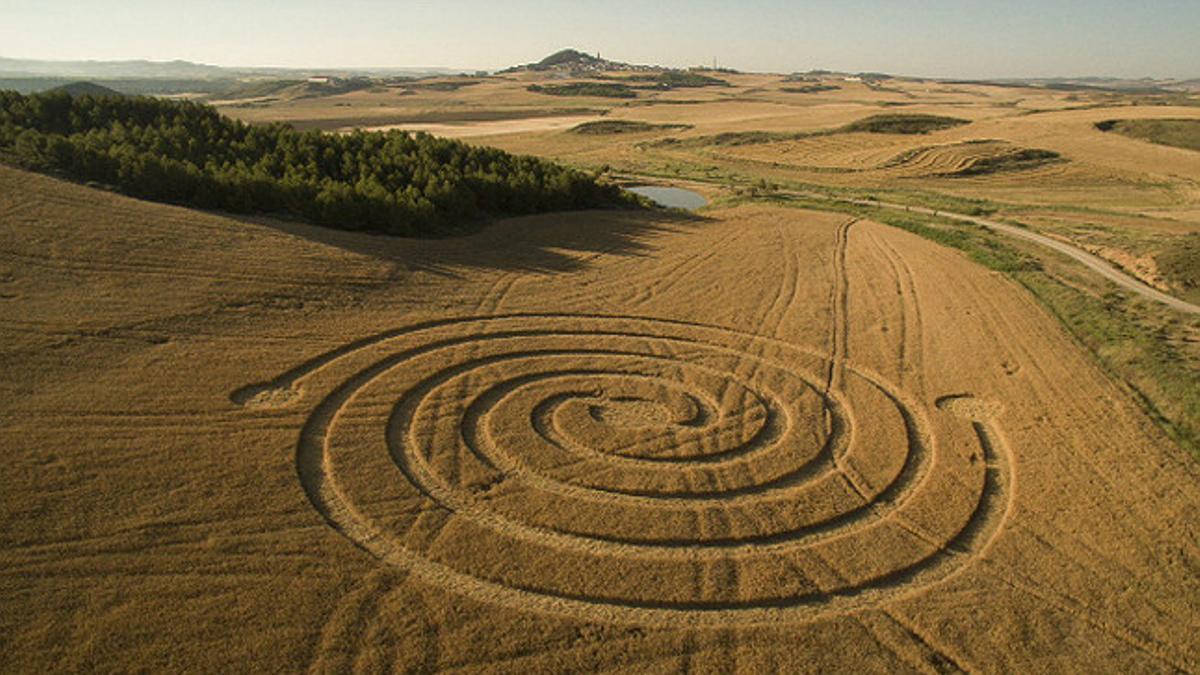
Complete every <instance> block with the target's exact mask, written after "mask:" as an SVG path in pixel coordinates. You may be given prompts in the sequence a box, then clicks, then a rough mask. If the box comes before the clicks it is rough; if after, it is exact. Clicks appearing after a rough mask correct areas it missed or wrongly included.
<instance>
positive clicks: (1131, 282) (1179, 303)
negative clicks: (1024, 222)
mask: <svg viewBox="0 0 1200 675" xmlns="http://www.w3.org/2000/svg"><path fill="white" fill-rule="evenodd" d="M843 201H848V202H852V203H854V204H859V205H862V206H879V207H883V208H886V209H899V210H901V211H910V212H912V213H924V214H928V215H931V216H940V217H942V218H950V219H953V220H961V221H963V222H967V223H974V224H976V225H982V226H984V227H988V228H991V229H993V230H996V231H997V232H1003V233H1004V234H1007V235H1011V236H1013V237H1020V238H1021V239H1026V240H1028V241H1032V242H1034V243H1036V244H1041V245H1042V246H1045V247H1047V248H1052V249H1054V250H1055V251H1058V252H1060V253H1063V254H1065V255H1069V256H1071V257H1072V258H1074V259H1076V260H1078V261H1079V262H1081V263H1083V264H1084V265H1087V266H1088V267H1089V268H1091V269H1093V270H1095V271H1096V272H1098V273H1099V274H1100V275H1102V276H1103V277H1104V278H1106V279H1108V280H1109V281H1112V282H1113V283H1115V284H1118V285H1120V286H1122V287H1124V288H1127V289H1129V290H1131V291H1133V292H1134V293H1137V294H1138V295H1140V296H1142V297H1144V298H1146V299H1148V300H1155V301H1157V302H1161V303H1163V304H1164V305H1167V306H1168V307H1171V308H1173V309H1177V310H1179V311H1181V312H1188V313H1190V314H1200V305H1193V304H1192V303H1190V302H1188V301H1186V300H1181V299H1179V298H1177V297H1175V296H1173V295H1168V294H1166V293H1163V292H1162V291H1160V290H1158V289H1157V288H1154V287H1153V286H1149V285H1147V284H1145V283H1142V282H1141V281H1139V280H1137V279H1135V278H1134V277H1131V276H1129V275H1128V274H1126V273H1124V272H1122V271H1121V270H1119V269H1117V268H1116V267H1114V266H1113V265H1111V264H1110V263H1109V262H1108V261H1106V260H1104V259H1103V258H1100V257H1098V256H1094V255H1092V254H1091V253H1088V252H1087V251H1084V250H1083V249H1081V248H1078V247H1075V246H1072V245H1070V244H1067V243H1064V242H1061V241H1059V240H1057V239H1051V238H1050V237H1047V236H1045V235H1041V234H1038V233H1036V232H1031V231H1029V230H1026V229H1022V228H1020V227H1014V226H1012V225H1006V224H1004V223H998V222H996V221H994V220H987V219H985V218H977V217H975V216H967V215H963V214H961V213H949V212H946V211H935V210H934V209H929V208H925V207H923V206H905V205H904V204H894V203H891V202H878V201H874V200H868V199H847V200H843Z"/></svg>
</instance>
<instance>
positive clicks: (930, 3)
mask: <svg viewBox="0 0 1200 675" xmlns="http://www.w3.org/2000/svg"><path fill="white" fill-rule="evenodd" d="M566 47H573V48H578V49H581V50H584V51H587V52H590V53H596V52H599V53H600V54H601V55H602V56H604V57H606V58H611V59H613V60H618V61H627V62H631V63H649V64H656V65H664V66H689V65H700V64H705V65H711V64H712V63H713V61H714V59H715V60H716V61H717V63H718V64H719V65H721V66H725V67H731V68H737V69H740V70H748V71H770V72H784V73H787V72H794V71H804V70H811V69H828V70H842V71H853V72H859V71H872V72H887V73H893V74H899V75H914V76H926V77H963V78H998V77H1054V76H1069V77H1076V76H1085V75H1096V76H1115V77H1174V78H1196V77H1200V0H1141V1H1138V0H812V1H805V0H792V1H788V0H741V1H737V0H724V1H721V2H718V1H715V0H693V1H691V2H683V1H681V0H656V1H650V2H647V1H646V0H640V1H632V0H606V1H604V2H583V1H579V0H574V1H573V0H443V1H441V2H423V1H422V2H406V1H391V2H386V1H384V0H339V1H338V2H331V1H326V0H208V1H204V2H201V1H194V0H174V1H171V0H166V1H164V0H0V56H6V57H10V58H31V59H54V60H74V59H97V60H109V59H149V60H172V59H183V60H187V61H195V62H199V63H209V64H214V65H221V66H294V67H305V68H317V67H327V68H333V67H368V66H375V67H383V66H388V67H410V66H411V67H416V66H444V67H451V68H463V69H472V70H474V69H481V70H494V69H499V68H504V67H507V66H510V65H514V64H520V63H528V62H531V61H537V60H539V59H541V58H542V57H543V56H545V55H547V54H549V53H551V52H554V51H557V50H559V49H562V48H566Z"/></svg>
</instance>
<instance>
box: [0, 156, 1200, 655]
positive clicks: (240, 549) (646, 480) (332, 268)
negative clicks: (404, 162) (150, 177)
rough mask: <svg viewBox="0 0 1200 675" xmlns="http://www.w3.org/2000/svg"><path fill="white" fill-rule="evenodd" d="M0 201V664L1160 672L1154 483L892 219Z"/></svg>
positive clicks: (1067, 367) (944, 255)
mask: <svg viewBox="0 0 1200 675" xmlns="http://www.w3.org/2000/svg"><path fill="white" fill-rule="evenodd" d="M0 214H3V215H0V232H2V233H3V237H2V238H0V254H3V257H0V264H3V265H4V268H3V270H0V271H2V272H3V274H4V278H5V279H7V280H8V281H6V289H5V290H6V293H7V295H8V296H11V297H8V298H6V299H4V300H2V301H0V302H4V303H6V307H7V308H8V309H10V310H11V311H8V312H6V313H4V314H3V315H0V345H3V349H2V350H0V361H2V362H3V364H4V368H5V371H6V373H9V374H10V377H8V378H5V379H4V380H3V382H0V419H3V420H4V422H3V425H0V442H3V444H4V447H5V448H7V449H8V454H7V455H6V463H5V472H4V478H3V484H2V487H3V490H0V508H3V512H4V513H5V514H6V518H5V519H4V521H3V522H4V524H3V529H0V631H3V634H4V635H5V636H6V638H7V639H6V643H5V644H6V649H4V650H3V651H2V653H0V669H3V670H12V671H29V670H45V669H54V670H80V669H86V668H87V667H89V666H94V665H96V664H103V665H104V666H106V667H109V668H110V669H114V670H119V669H125V670H128V669H136V668H135V666H136V667H140V668H142V669H153V668H155V666H161V667H163V668H169V669H174V670H179V669H184V670H200V671H210V670H231V669H237V670H267V669H273V670H298V669H303V668H306V667H309V668H311V669H312V670H314V671H318V672H322V671H329V670H343V669H359V670H364V671H385V670H399V671H406V670H407V671H428V670H460V671H470V672H484V671H494V670H502V671H584V672H594V671H598V670H613V671H618V670H621V671H630V670H635V671H662V672H677V671H689V670H691V671H695V670H702V671H705V670H711V671H720V672H763V671H784V672H796V671H825V672H827V671H856V672H857V671H862V670H868V669H872V668H874V669H878V670H883V671H913V670H915V671H924V672H929V671H935V672H942V671H950V672H953V671H966V672H1012V671H1016V672H1039V671H1079V670H1083V671H1088V670H1120V671H1131V672H1144V671H1174V670H1178V671H1194V670H1197V669H1198V668H1200V647H1198V645H1197V644H1196V643H1195V640H1193V639H1192V636H1193V635H1195V634H1197V633H1198V632H1200V605H1198V604H1197V598H1200V576H1198V575H1197V574H1196V571H1197V570H1200V547H1198V546H1197V544H1196V542H1197V541H1198V540H1200V536H1198V531H1197V523H1200V471H1197V469H1196V466H1195V463H1194V462H1193V461H1192V460H1191V459H1190V458H1188V457H1186V456H1184V455H1183V454H1182V453H1181V452H1179V451H1178V450H1177V449H1175V448H1174V447H1173V446H1172V445H1171V444H1170V442H1169V441H1168V440H1167V439H1166V438H1165V437H1164V436H1163V435H1162V433H1161V432H1160V431H1159V430H1158V429H1157V427H1155V426H1154V425H1153V423H1151V422H1150V421H1149V420H1148V419H1146V417H1145V415H1144V414H1143V413H1142V412H1141V411H1140V409H1139V408H1138V406H1137V404H1136V402H1134V401H1131V400H1130V399H1129V398H1128V396H1127V394H1125V393H1124V392H1123V391H1122V390H1121V389H1119V388H1117V387H1116V386H1115V385H1113V384H1112V383H1111V382H1110V381H1109V380H1108V379H1107V377H1106V376H1105V374H1104V373H1103V372H1101V371H1100V370H1099V369H1098V368H1096V367H1095V366H1094V365H1093V363H1092V361H1091V358H1090V356H1089V355H1087V354H1085V353H1083V352H1082V351H1081V350H1080V349H1079V348H1078V347H1077V346H1076V345H1075V344H1074V342H1073V341H1072V340H1071V339H1070V338H1069V337H1068V336H1067V335H1066V334H1065V333H1064V332H1063V330H1062V329H1061V328H1060V326H1059V324H1058V323H1057V322H1056V321H1055V320H1054V319H1053V318H1052V317H1049V316H1047V315H1046V314H1045V312H1043V311H1042V310H1041V309H1039V307H1038V305H1037V304H1036V302H1035V301H1034V300H1032V299H1031V298H1030V297H1029V296H1028V294H1027V293H1026V292H1025V291H1023V290H1022V289H1021V288H1019V287H1018V286H1016V285H1015V284H1013V283H1011V282H1010V281H1008V280H1006V279H1005V278H1003V277H1002V276H1000V275H996V274H993V273H990V272H988V271H987V270H985V269H982V268H980V267H979V266H977V265H975V264H973V263H971V262H970V261H969V260H968V259H966V258H965V257H964V256H962V255H959V254H958V253H957V252H955V251H950V250H947V249H944V248H942V247H940V246H938V245H936V244H934V243H932V242H929V241H926V240H924V239H921V238H919V237H917V236H915V235H912V234H909V233H907V232H904V231H901V230H897V229H895V228H891V227H887V226H884V225H880V224H878V223H875V222H872V221H869V220H854V219H850V218H848V217H847V216H845V215H844V214H835V213H817V212H807V211H801V210H796V209H790V208H789V209H780V208H770V207H743V208H737V209H728V210H711V211H709V212H707V213H706V216H705V217H704V218H685V217H680V216H669V215H664V214H660V213H620V212H618V213H613V212H605V213H585V214H571V215H561V214H557V215H547V216H541V217H536V218H524V219H516V220H511V221H505V222H501V223H497V224H495V225H493V226H491V227H489V228H488V229H487V230H485V231H484V232H481V233H479V234H476V235H473V236H470V237H464V238H459V239H445V240H436V241H406V240H399V239H389V238H380V237H370V236H364V235H357V234H351V233H340V232H330V231H328V230H322V229H320V228H315V227H307V226H303V225H296V224H282V223H275V224H255V223H247V222H241V221H232V220H228V219H224V218H219V217H216V216H208V215H202V214H195V213H192V212H189V211H186V210H183V209H177V208H173V207H166V206H157V205H149V204H144V203H140V202H136V201H134V200H128V199H124V198H120V197H117V196H114V195H111V194H106V193H101V192H95V191H91V190H88V189H86V188H82V187H79V186H73V185H66V184H63V183H59V182H57V181H53V180H51V179H47V178H42V177H36V176H30V175H29V174H23V173H20V172H14V171H11V170H5V169H0ZM165 270H176V271H177V272H178V274H175V275H169V274H165V273H164V272H165Z"/></svg>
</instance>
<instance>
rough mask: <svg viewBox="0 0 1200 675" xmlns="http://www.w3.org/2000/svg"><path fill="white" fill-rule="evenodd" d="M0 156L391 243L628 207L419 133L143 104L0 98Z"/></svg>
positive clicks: (530, 160)
mask: <svg viewBox="0 0 1200 675" xmlns="http://www.w3.org/2000/svg"><path fill="white" fill-rule="evenodd" d="M0 154H2V155H6V156H8V157H9V158H11V159H13V160H15V161H16V162H17V163H19V164H21V165H22V166H25V167H27V168H30V169H34V170H40V171H49V172H53V173H57V174H60V175H65V176H66V177H69V178H72V179H76V180H82V181H95V182H99V183H102V184H105V185H109V186H112V187H114V188H116V189H118V190H120V191H121V192H124V193H126V194H129V195H132V196H135V197H140V198H144V199H150V200H155V201H164V202H169V203H174V204H181V205H185V206H192V207H198V208H208V209H221V210H226V211H231V212H235V213H281V214H292V215H295V216H299V217H302V218H305V219H308V220H311V221H314V222H317V223H320V224H324V225H328V226H332V227H337V228H342V229H349V230H374V231H383V232H388V233H392V234H399V235H420V234H432V233H436V232H438V231H442V230H445V229H446V228H448V227H451V226H454V225H459V224H463V223H467V222H472V221H476V220H479V219H482V218H487V217H499V216H506V215H520V214H529V213H539V212H545V211H559V210H571V209H588V208H611V207H621V206H632V205H635V204H637V203H638V202H637V200H636V198H635V197H633V196H631V195H628V194H627V193H625V192H623V191H622V190H621V189H620V188H618V187H616V186H614V185H609V184H605V183H602V182H600V181H598V180H597V177H596V176H594V175H589V174H585V173H583V172H580V171H577V170H574V169H569V168H566V167H562V166H558V165H556V164H553V163H550V162H547V161H544V160H540V159H537V158H534V157H525V156H517V155H512V154H509V153H506V152H503V151H500V150H496V149H491V148H481V147H474V146H469V145H467V144H465V143H462V142H459V141H452V140H447V139H441V138H436V137H433V136H430V135H428V134H422V133H417V134H409V133H407V132H403V131H389V132H362V131H355V132H352V133H348V134H323V133H321V132H318V131H308V132H299V131H296V130H295V129H293V128H292V127H290V126H287V125H284V124H272V125H266V126H251V125H248V124H245V123H242V122H239V121H236V120H233V119H230V118H227V117H224V116H222V115H221V114H219V113H218V112H217V111H216V110H215V109H214V108H212V107H210V106H206V105H203V104H199V103H194V102H188V101H169V100H163V99H154V98H146V97H118V96H74V97H73V96H71V95H69V94H66V93H47V94H36V95H31V96H23V95H21V94H17V93H15V92H0Z"/></svg>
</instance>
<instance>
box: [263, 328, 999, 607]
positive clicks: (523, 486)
mask: <svg viewBox="0 0 1200 675" xmlns="http://www.w3.org/2000/svg"><path fill="white" fill-rule="evenodd" d="M335 363H337V364H338V367H336V368H335V367H333V364H335ZM348 365H352V366H353V368H354V369H356V370H354V371H349V370H347V366H348ZM347 372H352V373H353V374H351V375H349V376H347V374H346V373H347ZM281 390H289V391H295V392H299V391H301V390H303V391H304V392H308V391H316V392H329V393H328V394H327V396H325V398H324V399H323V400H321V401H320V403H318V404H317V405H316V408H315V410H314V411H313V413H312V415H311V416H310V417H309V419H308V423H307V424H306V426H305V428H304V431H303V432H302V434H301V439H300V445H299V451H298V466H299V471H300V476H301V480H302V483H303V484H304V486H305V489H306V490H307V492H308V494H309V497H310V499H311V500H312V501H313V503H314V505H315V506H316V507H317V508H318V510H320V511H321V512H322V513H323V514H324V515H325V517H326V518H327V519H328V520H329V522H330V523H331V524H332V525H333V526H334V527H336V528H337V529H338V530H339V531H341V532H342V533H343V534H345V535H346V536H347V537H349V538H350V539H352V540H354V541H355V542H356V543H358V544H359V545H360V546H362V547H363V548H365V549H367V550H368V551H370V552H372V553H373V554H375V555H376V556H378V557H380V558H381V559H384V560H386V561H388V562H392V563H395V564H398V565H403V566H405V567H407V568H409V569H412V570H413V571H414V572H416V573H418V574H419V575H421V576H423V577H425V578H427V579H429V580H431V581H435V582H438V583H443V584H446V585H448V586H450V587H452V588H453V589H454V590H457V591H460V592H465V593H468V594H472V595H475V596H477V597H479V598H481V599H483V600H486V601H494V602H505V603H511V604H514V605H517V606H521V607H525V608H529V609H534V610H547V611H562V612H568V613H571V614H574V615H577V616H585V617H588V618H600V619H611V620H630V621H639V622H649V621H659V620H666V621H683V622H691V623H725V622H731V621H769V620H775V619H777V618H782V617H787V618H799V619H804V618H809V617H811V616H816V615H819V614H822V613H824V612H828V611H841V610H844V609H850V608H853V607H856V606H860V605H862V604H865V603H871V602H876V601H877V600H878V599H879V598H881V597H885V596H889V595H893V594H896V593H900V592H906V591H907V590H910V589H911V588H913V587H919V586H921V585H923V584H926V583H931V582H934V581H937V580H939V579H942V578H945V577H946V576H947V575H949V574H951V573H953V572H954V571H955V570H956V569H958V568H960V567H961V566H962V563H963V562H964V561H966V560H968V559H969V558H970V557H972V556H973V555H974V554H975V553H976V552H977V551H978V550H979V549H980V548H981V547H982V546H983V545H985V544H986V541H987V540H988V539H989V538H990V537H991V536H992V535H994V533H995V531H996V528H997V525H998V519H999V517H1000V514H1001V512H1002V510H1003V504H1001V503H1000V502H1002V501H1005V500H1006V499H1007V495H1006V494H1005V493H1006V484H1007V476H1008V471H1007V468H1006V466H1005V465H1004V462H1003V461H999V460H1002V459H1003V458H1002V457H997V456H996V455H997V454H998V453H997V449H996V447H994V445H995V444H993V443H991V442H989V441H988V438H987V435H986V430H985V428H984V427H985V423H984V422H980V421H968V420H962V419H951V417H950V416H948V415H946V414H944V413H941V414H938V413H935V414H932V415H931V414H929V413H928V412H927V411H926V410H924V408H923V407H922V406H921V405H920V404H918V403H916V402H914V401H913V400H910V398H909V397H907V396H906V395H905V394H904V393H903V392H900V391H898V390H896V389H895V388H894V387H893V386H891V385H889V384H888V383H886V382H884V381H883V380H882V379H881V378H879V377H878V376H876V375H874V374H872V373H870V372H867V371H865V370H862V369H859V368H856V367H853V366H850V365H847V364H843V363H834V362H831V361H830V359H829V358H828V357H826V356H823V355H821V354H820V353H815V352H811V351H808V350H805V349H802V348H799V347H796V346H794V345H790V344H787V343H784V342H780V341H777V340H771V339H766V338H760V337H757V336H754V335H750V334H743V333H740V332H737V331H733V330H729V329H724V328H717V327H710V326H704V325H698V324H694V323H685V322H680V321H673V320H663V319H649V318H637V317H605V316H579V315H514V316H499V317H481V318H467V319H452V320H445V321H438V322H431V323H428V324H423V325H420V326H415V327H412V328H407V329H402V330H397V331H393V332H389V333H385V334H382V335H379V336H376V337H375V338H371V339H368V340H364V341H360V342H358V343H354V344H353V345H350V346H347V348H345V349H342V350H337V351H335V352H332V353H330V354H329V355H327V356H326V357H323V358H319V359H316V360H314V361H313V362H310V363H308V364H306V365H305V366H301V367H300V368H297V369H296V370H295V371H292V372H291V373H289V374H285V375H284V376H281V378H279V379H278V380H276V381H275V382H274V383H272V384H271V385H264V386H261V387H258V388H257V389H255V390H254V391H255V392H257V398H258V399H261V400H273V399H279V400H288V399H289V397H287V396H278V392H279V391H281ZM251 393H253V392H251ZM297 396H299V394H297ZM306 397H307V395H305V396H304V397H302V398H306ZM242 398H243V399H245V400H251V398H252V397H250V396H249V394H247V393H245V392H243V394H242ZM959 407H961V406H959ZM944 434H949V436H947V438H949V439H950V440H951V441H953V443H954V445H955V447H956V448H957V450H956V451H954V452H946V451H943V450H941V449H940V446H939V438H938V437H939V436H941V435H944ZM976 434H977V435H978V444H967V443H962V442H961V441H962V440H963V439H968V440H972V441H973V440H974V437H975V435H976ZM968 445H969V446H970V447H972V448H973V450H969V451H968V450H964V449H963V448H965V447H968ZM981 447H982V450H981ZM1001 454H1002V453H1001ZM981 458H982V459H983V460H985V461H979V460H980V459H981Z"/></svg>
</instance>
